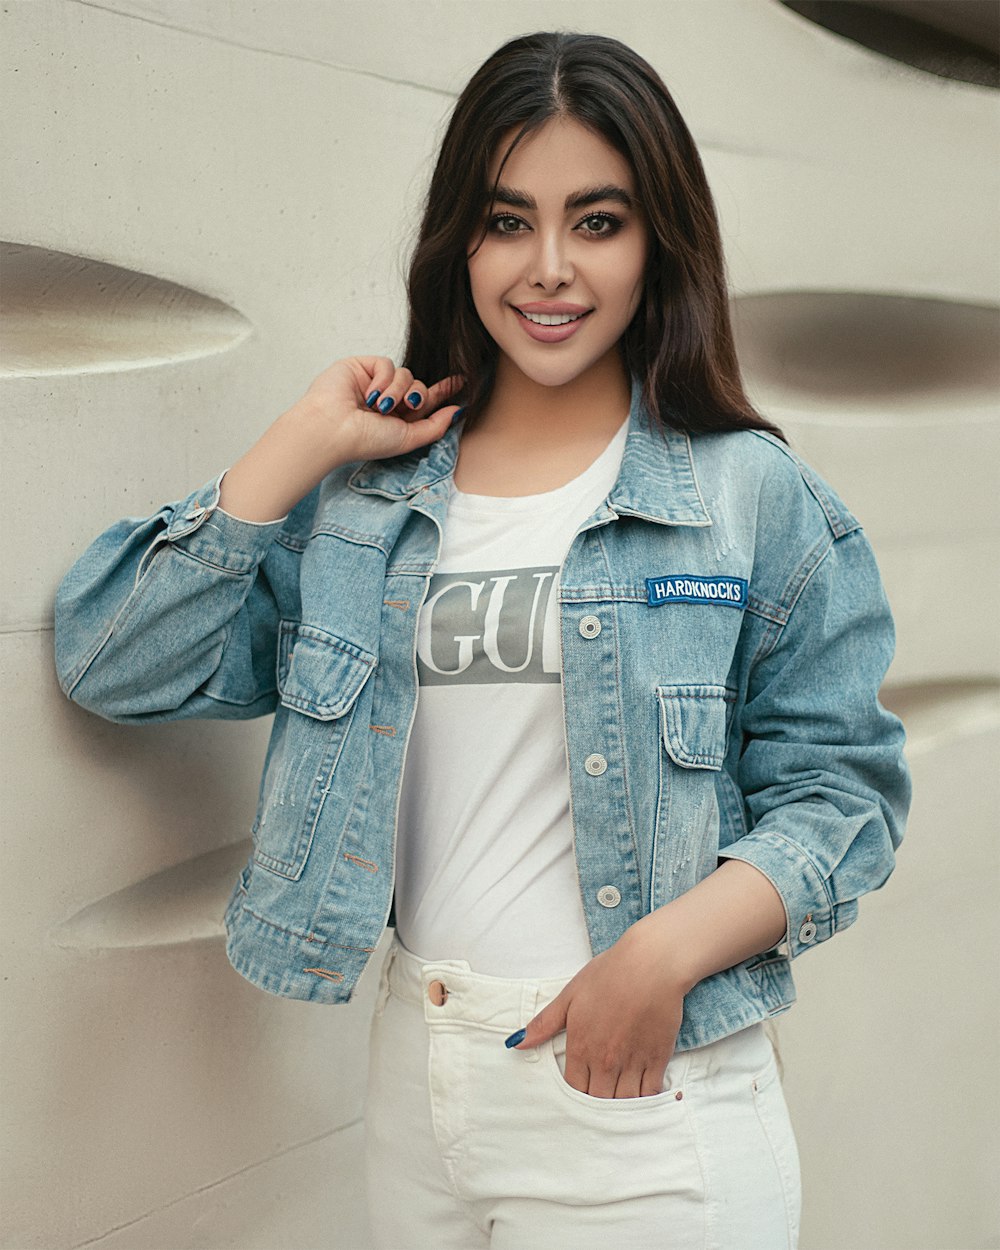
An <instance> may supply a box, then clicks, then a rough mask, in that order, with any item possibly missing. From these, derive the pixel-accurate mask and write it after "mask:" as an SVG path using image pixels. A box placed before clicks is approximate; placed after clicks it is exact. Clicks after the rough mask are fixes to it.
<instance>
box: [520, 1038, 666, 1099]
mask: <svg viewBox="0 0 1000 1250" xmlns="http://www.w3.org/2000/svg"><path fill="white" fill-rule="evenodd" d="M541 1051H542V1063H543V1064H544V1065H545V1068H546V1070H547V1071H548V1073H549V1075H550V1077H551V1078H552V1080H553V1081H554V1082H555V1083H556V1085H557V1086H558V1087H559V1089H560V1090H561V1091H562V1092H563V1093H564V1094H565V1095H566V1097H567V1098H570V1099H572V1100H573V1101H574V1102H576V1103H578V1104H579V1105H580V1106H582V1107H588V1108H590V1109H591V1110H593V1111H596V1112H598V1113H599V1114H603V1113H606V1114H610V1115H621V1114H624V1113H627V1112H630V1111H639V1112H641V1113H646V1112H648V1111H650V1110H651V1109H652V1108H653V1107H662V1106H667V1105H669V1106H673V1107H677V1106H679V1104H680V1102H681V1099H682V1098H683V1080H684V1076H685V1074H686V1071H687V1067H688V1062H689V1059H688V1055H687V1053H686V1052H681V1053H680V1054H674V1055H673V1056H672V1057H671V1060H670V1062H669V1064H668V1065H667V1070H666V1072H665V1073H664V1077H663V1089H662V1090H661V1091H660V1093H658V1094H646V1095H644V1096H642V1097H640V1098H598V1097H597V1096H596V1095H594V1094H585V1093H584V1092H583V1090H580V1089H577V1088H576V1087H575V1086H574V1085H570V1083H569V1082H568V1081H567V1080H566V1033H565V1031H563V1032H562V1033H557V1034H556V1035H555V1037H553V1038H551V1039H550V1040H549V1041H547V1042H543V1043H542V1046H541Z"/></svg>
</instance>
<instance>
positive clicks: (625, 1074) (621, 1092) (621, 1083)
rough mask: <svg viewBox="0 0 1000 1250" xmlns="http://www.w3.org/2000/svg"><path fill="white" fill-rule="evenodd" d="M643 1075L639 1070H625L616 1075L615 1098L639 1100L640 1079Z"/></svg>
mask: <svg viewBox="0 0 1000 1250" xmlns="http://www.w3.org/2000/svg"><path fill="white" fill-rule="evenodd" d="M644 1076H645V1073H644V1072H643V1071H642V1070H641V1069H637V1068H627V1069H622V1071H621V1072H619V1073H618V1080H617V1082H616V1084H615V1097H616V1098H640V1097H641V1096H642V1079H643V1077H644Z"/></svg>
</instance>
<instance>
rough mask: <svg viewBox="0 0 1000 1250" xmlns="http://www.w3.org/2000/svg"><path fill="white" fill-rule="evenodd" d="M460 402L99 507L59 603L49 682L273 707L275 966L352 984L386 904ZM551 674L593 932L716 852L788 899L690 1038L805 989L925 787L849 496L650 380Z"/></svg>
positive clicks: (881, 600) (164, 709)
mask: <svg viewBox="0 0 1000 1250" xmlns="http://www.w3.org/2000/svg"><path fill="white" fill-rule="evenodd" d="M459 432H460V427H454V428H452V430H451V431H449V433H447V434H446V435H444V437H442V438H441V439H440V440H439V441H438V442H436V443H434V444H432V445H431V446H430V447H429V448H424V449H422V450H421V451H420V452H417V453H414V454H411V455H409V456H404V457H397V458H394V459H391V460H383V461H371V462H369V463H366V464H361V465H358V464H353V465H348V466H345V467H344V468H342V469H339V470H337V471H336V472H334V473H332V474H330V475H329V476H328V477H327V478H325V479H324V481H323V482H322V483H321V484H320V486H319V487H318V488H317V489H316V490H315V491H313V492H312V493H311V494H310V495H308V496H307V497H306V498H305V499H303V500H302V501H301V503H300V504H299V505H298V506H297V507H295V508H294V509H293V510H292V512H291V513H290V514H289V516H288V517H287V518H285V519H284V520H282V521H278V522H274V523H272V524H267V525H255V524H252V523H249V522H245V521H240V520H238V519H236V518H234V517H231V516H228V515H227V514H225V513H223V512H221V511H219V510H218V508H217V505H218V500H219V482H220V481H221V477H220V478H219V479H217V480H216V481H214V482H212V483H209V484H208V485H206V486H203V487H202V488H201V489H199V490H197V491H195V492H194V493H193V494H191V495H189V496H188V498H186V499H183V500H181V501H180V502H179V503H173V504H168V505H166V506H165V507H163V508H162V509H160V511H159V512H157V513H156V514H155V515H154V516H151V517H149V518H147V519H145V520H135V519H131V520H123V521H121V522H119V523H118V524H116V525H113V526H112V527H111V528H110V529H108V530H107V531H106V532H105V533H104V534H102V535H101V536H100V537H99V538H98V539H97V540H96V541H95V542H94V543H93V544H92V545H91V547H90V548H89V549H88V550H87V551H86V552H85V553H84V554H83V555H82V556H81V557H80V559H79V560H78V561H77V563H76V564H75V565H74V566H73V568H72V569H71V570H70V571H69V573H68V574H67V576H66V578H65V579H64V581H63V583H62V585H61V587H60V589H59V593H58V597H57V603H56V655H57V667H58V673H59V680H60V684H61V685H62V688H63V690H64V691H65V692H66V694H67V695H69V696H70V697H71V698H72V699H74V700H76V701H77V702H78V703H80V704H81V705H82V706H83V707H85V708H89V709H90V710H92V711H94V712H96V713H98V714H99V715H101V716H103V717H106V718H108V719H109V720H113V721H121V722H134V723H143V722H151V721H163V720H174V719H181V718H186V717H197V716H213V717H223V718H243V717H251V716H262V715H265V714H267V713H270V712H274V713H275V717H274V726H273V730H272V735H271V740H270V745H269V748H268V752H267V758H266V762H265V766H264V773H263V777H262V780H261V785H260V798H259V806H258V811H257V818H256V820H255V822H254V826H253V830H252V834H253V853H252V855H251V857H250V860H249V862H248V863H247V865H246V868H245V869H244V870H243V872H242V873H241V875H240V878H239V880H238V882H237V883H236V885H235V887H234V889H233V892H232V895H231V898H230V901H229V904H228V907H227V909H226V916H225V921H226V929H227V933H228V943H227V953H228V955H229V959H230V961H231V962H232V964H233V966H234V967H235V968H236V969H237V971H239V972H240V973H242V975H243V976H245V977H247V978H248V979H249V980H250V981H252V982H253V983H254V984H256V985H258V986H260V987H261V988H262V989H265V990H268V991H270V992H272V993H275V994H281V995H286V996H289V997H292V998H301V999H311V1000H314V1001H318V1002H325V1003H342V1002H347V1001H348V1000H349V999H350V998H351V995H352V993H353V991H354V988H355V986H356V984H357V982H358V979H359V977H360V976H361V973H362V972H363V970H364V968H365V967H366V965H367V963H368V961H369V959H370V957H371V954H372V951H373V950H374V948H375V946H376V943H377V942H378V940H379V938H380V936H381V934H382V932H383V930H384V928H385V926H386V924H387V923H388V922H390V921H391V914H390V913H391V904H392V898H393V872H394V859H395V838H396V824H397V813H398V807H399V791H400V779H401V775H402V769H403V760H404V756H405V752H406V745H407V740H408V737H409V733H410V728H411V725H412V723H413V715H414V709H415V706H416V699H417V677H416V661H415V647H416V624H417V614H418V611H419V608H420V605H421V603H422V602H423V599H424V596H425V594H426V593H427V587H428V583H429V580H430V577H431V574H432V573H433V572H434V569H435V565H436V561H437V558H438V552H439V548H440V539H441V527H442V524H443V522H444V519H445V512H446V507H447V502H448V496H449V491H450V488H451V476H452V470H453V468H454V464H455V460H456V457H457V449H458V440H459ZM559 613H560V637H561V648H562V666H563V672H562V692H563V700H564V709H565V725H566V743H567V758H568V767H569V781H570V795H571V814H572V822H573V828H574V834H575V849H576V863H577V869H578V875H579V881H580V892H581V896H582V900H583V907H584V912H585V915H586V920H587V926H588V929H589V933H590V941H591V946H592V948H593V951H594V953H595V954H597V953H599V952H600V951H603V950H604V949H606V948H607V947H608V946H610V945H611V944H612V943H613V942H615V941H616V940H617V939H618V938H619V937H621V936H622V934H623V933H624V932H625V930H626V929H628V928H629V926H630V925H632V924H634V923H635V922H636V921H637V920H638V919H639V918H640V917H642V916H644V915H646V914H647V913H648V912H649V911H651V910H652V909H653V908H656V907H660V906H662V905H663V904H664V903H667V902H669V900H670V899H672V898H675V897H677V895H679V894H681V893H683V892H684V891H685V890H688V889H690V888H691V887H692V886H693V885H694V884H695V883H696V882H698V881H699V880H701V879H702V878H703V877H705V876H706V875H707V874H708V873H710V872H712V870H713V869H714V868H716V867H717V865H718V863H719V860H720V858H735V859H742V860H745V861H746V862H747V863H750V864H753V865H754V866H755V867H756V868H758V869H759V870H760V871H761V872H763V873H764V874H765V876H767V877H768V879H769V880H770V881H771V882H772V883H773V884H774V886H775V887H776V888H777V890H778V892H779V893H780V895H781V897H782V899H783V901H784V905H785V909H786V912H787V916H788V927H787V932H786V935H785V939H784V940H783V942H782V943H780V944H779V946H777V947H776V948H775V949H773V950H770V951H768V952H766V953H764V954H761V955H757V956H755V957H754V958H752V959H748V960H746V961H745V962H743V963H741V964H738V965H737V966H736V967H734V968H730V969H728V970H726V971H724V972H720V973H718V974H716V975H714V976H711V977H708V978H707V979H706V980H704V981H702V982H701V983H700V984H698V985H697V986H696V987H695V988H694V989H693V990H692V991H691V992H690V994H689V995H688V996H687V998H686V1000H685V1007H684V1018H683V1024H682V1028H681V1032H680V1036H679V1038H678V1043H677V1045H678V1049H682V1050H683V1049H687V1048H689V1047H692V1046H699V1045H704V1044H706V1043H708V1042H711V1041H713V1040H715V1039H716V1038H719V1037H722V1036H725V1035H726V1034H729V1033H732V1032H735V1031H736V1030H737V1029H740V1028H743V1027H745V1026H747V1025H749V1024H752V1023H754V1022H755V1021H758V1020H761V1019H763V1018H765V1017H767V1016H769V1015H773V1014H775V1013H777V1012H780V1011H782V1010H784V1009H785V1008H787V1007H789V1006H790V1005H791V1003H792V1002H793V1001H794V998H795V992H794V987H793V983H792V977H791V972H790V966H789V965H790V960H791V959H792V958H793V957H795V956H796V955H798V954H800V953H801V952H802V951H804V950H808V949H810V948H811V947H813V946H816V945H817V944H818V943H820V942H822V941H824V940H825V939H827V938H829V937H832V936H833V934H834V933H837V932H838V931H840V930H841V929H845V928H847V926H848V925H850V924H851V923H852V922H853V921H854V919H855V917H856V915H857V910H858V903H857V900H858V897H859V896H860V895H861V894H863V893H865V891H867V890H871V889H874V888H876V887H878V886H880V885H881V884H882V883H883V882H884V881H885V879H886V878H887V877H888V875H889V873H890V872H891V870H892V867H893V862H894V849H895V847H896V846H897V845H898V843H899V840H900V837H901V836H902V822H903V819H904V817H905V813H906V809H907V806H908V802H909V778H908V774H907V771H906V766H905V764H904V761H903V756H902V745H903V732H902V727H901V725H900V723H899V721H898V720H897V719H896V718H895V717H894V716H891V715H890V714H889V713H888V712H886V711H885V710H884V709H883V708H882V707H881V706H880V705H879V702H878V699H877V692H878V689H879V685H880V683H881V680H882V678H883V675H884V673H885V670H886V668H887V666H888V664H889V660H890V658H891V655H892V649H893V628H892V621H891V618H890V615H889V610H888V606H887V604H886V600H885V597H884V594H883V592H882V588H881V583H880V580H879V575H878V571H877V569H876V566H875V561H874V559H873V556H872V552H871V549H870V547H869V544H868V541H867V539H866V538H865V536H864V534H863V533H862V531H861V528H860V526H859V523H858V522H857V521H856V520H855V518H854V517H853V516H852V515H851V514H850V513H849V512H848V511H847V509H846V508H845V507H844V505H843V504H842V503H841V502H840V500H839V499H838V498H837V497H836V495H835V494H834V493H833V492H832V491H831V490H830V488H829V487H828V486H827V485H826V484H825V483H824V482H822V481H821V480H820V479H819V478H818V477H817V476H816V475H815V474H814V473H813V472H812V471H811V470H810V469H809V468H808V467H807V466H805V465H804V464H803V463H802V462H801V461H800V460H799V459H797V458H796V457H795V456H794V455H793V454H792V453H791V452H789V451H788V449H787V448H786V447H784V445H783V444H781V443H780V442H778V441H777V440H776V439H773V438H771V437H770V436H769V435H766V434H759V433H751V432H739V433H727V434H718V435H701V436H697V437H692V438H688V437H686V436H685V435H683V434H679V433H676V432H668V433H666V435H664V434H662V433H660V432H659V430H658V429H656V428H654V427H653V426H652V424H651V422H650V421H649V418H648V417H647V416H646V414H645V411H644V409H643V408H642V405H641V402H640V399H639V393H638V387H637V385H635V384H634V385H633V397H632V407H631V411H630V413H629V432H628V438H627V441H626V445H625V451H624V457H623V461H622V466H621V471H620V474H619V477H618V480H617V482H616V483H615V485H614V487H613V489H612V490H611V492H610V494H609V495H608V497H607V500H606V502H604V503H602V504H601V505H600V507H598V508H597V510H596V511H595V512H594V513H593V514H592V515H591V516H590V517H589V518H588V519H587V520H586V521H585V522H584V524H583V525H582V526H581V527H580V529H579V531H578V532H577V534H576V537H575V538H574V540H573V543H572V545H571V548H570V550H569V553H568V554H567V556H566V560H565V563H564V566H563V569H562V573H561V582H560V592H559Z"/></svg>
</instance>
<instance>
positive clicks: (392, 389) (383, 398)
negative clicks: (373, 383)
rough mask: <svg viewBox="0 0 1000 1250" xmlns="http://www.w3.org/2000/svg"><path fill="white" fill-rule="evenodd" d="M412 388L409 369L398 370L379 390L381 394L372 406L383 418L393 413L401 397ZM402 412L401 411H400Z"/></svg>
mask: <svg viewBox="0 0 1000 1250" xmlns="http://www.w3.org/2000/svg"><path fill="white" fill-rule="evenodd" d="M412 386H413V374H412V373H411V372H410V371H409V369H403V368H399V369H397V370H396V371H395V373H394V374H393V375H392V378H391V379H390V380H389V382H387V383H386V385H385V386H383V387H382V388H381V390H382V393H381V395H380V396H379V398H378V399H377V400H376V401H375V404H374V405H373V406H374V407H375V409H376V410H377V411H378V412H381V413H382V415H383V416H386V415H388V414H389V413H390V412H395V410H396V407H397V405H399V404H401V403H402V400H403V396H404V395H405V394H406V393H407V392H408V391H409V390H410V389H411V387H412ZM400 411H401V412H402V411H403V410H402V409H400Z"/></svg>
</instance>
